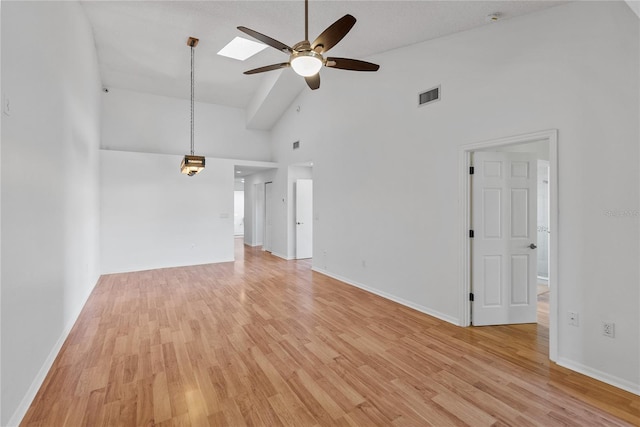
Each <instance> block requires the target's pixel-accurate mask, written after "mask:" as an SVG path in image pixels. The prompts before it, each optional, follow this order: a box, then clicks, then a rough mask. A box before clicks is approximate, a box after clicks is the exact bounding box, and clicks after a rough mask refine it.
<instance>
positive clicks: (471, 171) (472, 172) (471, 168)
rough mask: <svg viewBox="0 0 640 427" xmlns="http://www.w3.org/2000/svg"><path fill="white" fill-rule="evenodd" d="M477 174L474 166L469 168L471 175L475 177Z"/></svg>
mask: <svg viewBox="0 0 640 427" xmlns="http://www.w3.org/2000/svg"><path fill="white" fill-rule="evenodd" d="M474 172H475V169H474V168H473V166H469V175H473V174H474Z"/></svg>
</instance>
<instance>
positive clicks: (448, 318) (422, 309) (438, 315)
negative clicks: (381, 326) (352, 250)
mask: <svg viewBox="0 0 640 427" xmlns="http://www.w3.org/2000/svg"><path fill="white" fill-rule="evenodd" d="M311 270H313V271H315V272H316V273H320V274H323V275H325V276H328V277H331V278H333V279H336V280H339V281H341V282H343V283H345V284H347V285H350V286H354V287H356V288H360V289H362V290H364V291H367V292H369V293H372V294H375V295H378V296H379V297H382V298H384V299H388V300H390V301H393V302H396V303H398V304H400V305H404V306H405V307H409V308H412V309H414V310H416V311H419V312H421V313H424V314H427V315H429V316H431V317H435V318H437V319H440V320H444V321H445V322H448V323H453V324H454V325H459V323H460V320H459V319H456V318H455V317H451V316H449V315H448V314H444V313H440V312H439V311H435V310H432V309H430V308H427V307H425V306H422V305H420V304H416V303H413V302H411V301H407V300H405V299H403V298H400V297H397V296H395V295H391V294H388V293H386V292H382V291H380V290H378V289H374V288H371V287H369V286H366V285H363V284H362V283H358V282H354V281H352V280H349V279H347V278H344V277H342V276H339V275H337V274H332V273H329V272H328V271H326V270H323V269H321V268H318V267H312V268H311Z"/></svg>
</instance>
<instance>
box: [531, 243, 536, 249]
mask: <svg viewBox="0 0 640 427" xmlns="http://www.w3.org/2000/svg"><path fill="white" fill-rule="evenodd" d="M529 247H530V248H531V249H535V248H537V246H536V245H535V243H532V244H530V245H529Z"/></svg>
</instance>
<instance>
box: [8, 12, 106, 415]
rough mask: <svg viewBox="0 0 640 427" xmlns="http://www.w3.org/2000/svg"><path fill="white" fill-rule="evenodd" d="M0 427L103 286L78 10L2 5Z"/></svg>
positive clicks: (94, 84) (94, 132) (84, 28)
mask: <svg viewBox="0 0 640 427" xmlns="http://www.w3.org/2000/svg"><path fill="white" fill-rule="evenodd" d="M2 94H3V96H6V97H8V98H9V100H10V105H11V113H10V115H8V116H7V115H5V114H3V115H2V156H1V157H2V168H1V169H2V179H1V182H2V192H1V194H2V196H1V197H2V250H1V253H2V333H1V337H2V338H1V340H2V369H1V371H2V402H1V406H2V418H1V419H0V424H1V425H3V426H6V425H16V424H17V423H18V422H19V421H20V419H21V418H22V416H23V415H24V412H25V411H26V409H27V407H28V405H29V404H30V403H31V399H32V398H33V397H34V395H35V392H36V391H37V389H38V388H39V386H40V384H41V382H42V380H43V379H44V376H45V375H46V373H47V370H48V369H49V367H50V365H51V363H52V362H53V360H54V358H55V356H56V354H57V352H58V350H59V348H60V346H61V345H62V342H63V340H64V338H65V337H66V335H67V334H68V331H69V329H70V327H71V326H72V324H73V323H74V322H75V320H76V318H77V315H78V314H79V312H80V310H81V308H82V306H83V304H84V302H85V300H86V298H87V297H88V295H89V293H90V292H91V290H92V289H93V286H94V285H95V283H96V281H97V279H98V273H99V268H98V261H99V256H98V233H99V229H98V218H99V206H98V203H99V199H98V147H99V138H100V133H99V132H100V79H99V75H98V64H97V58H96V53H95V47H94V41H93V35H92V30H91V28H90V27H89V24H88V22H87V19H86V17H85V16H84V13H83V11H82V9H81V7H80V6H79V4H77V3H75V2H2Z"/></svg>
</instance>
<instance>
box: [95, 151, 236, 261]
mask: <svg viewBox="0 0 640 427" xmlns="http://www.w3.org/2000/svg"><path fill="white" fill-rule="evenodd" d="M100 160H101V164H100V177H101V182H100V194H101V239H100V242H101V268H102V272H103V273H116V272H125V271H138V270H149V269H154V268H163V267H176V266H183V265H196V264H206V263H213V262H225V261H233V257H234V255H233V192H234V176H233V162H232V161H229V160H221V159H215V158H210V157H209V158H207V164H206V167H205V169H204V171H202V172H200V173H199V174H198V175H195V176H193V177H188V176H186V175H183V174H181V173H180V161H181V160H182V156H177V155H168V154H149V153H133V152H126V151H109V150H101V151H100Z"/></svg>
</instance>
